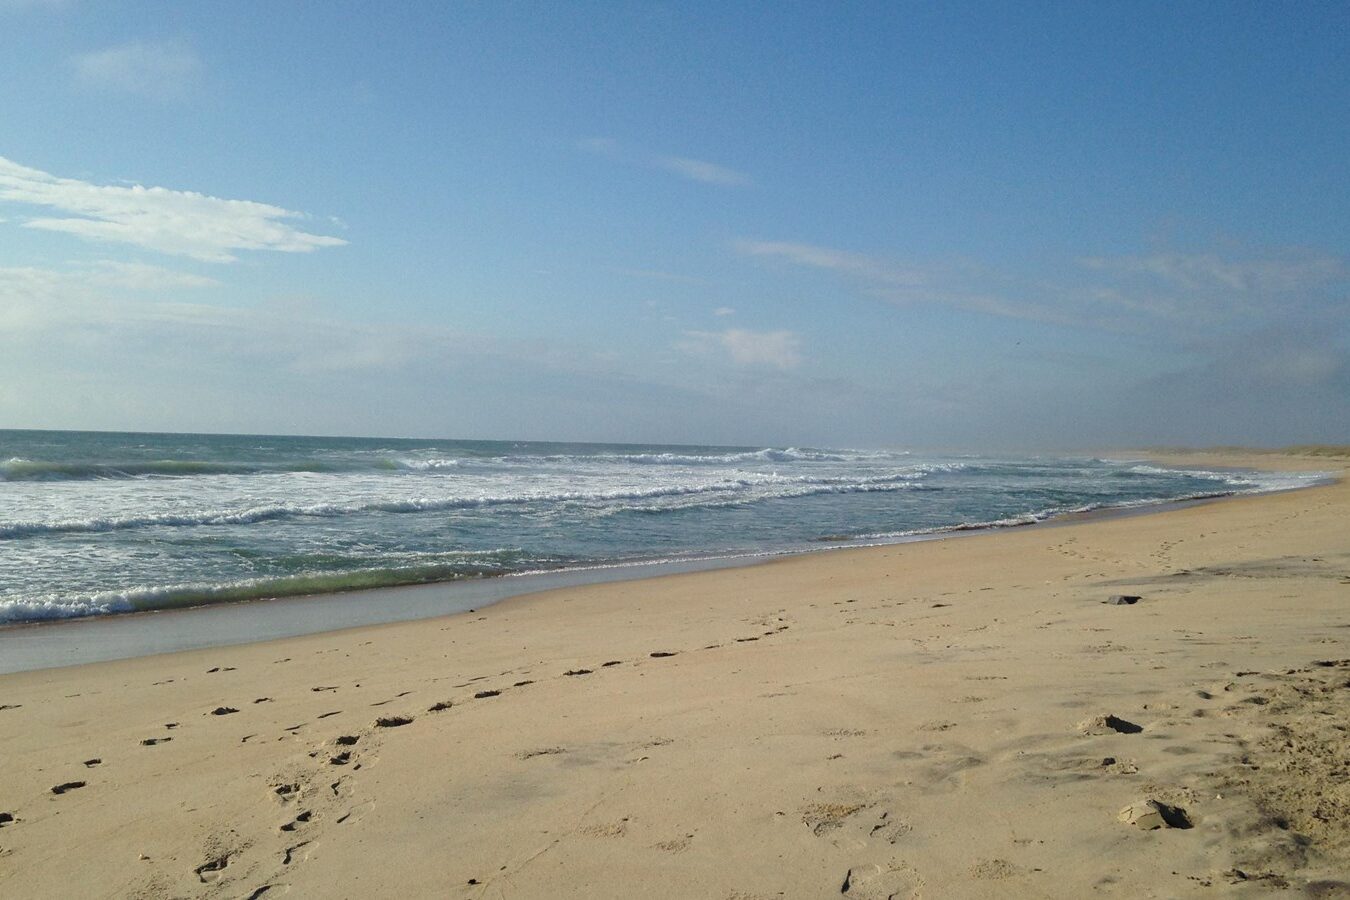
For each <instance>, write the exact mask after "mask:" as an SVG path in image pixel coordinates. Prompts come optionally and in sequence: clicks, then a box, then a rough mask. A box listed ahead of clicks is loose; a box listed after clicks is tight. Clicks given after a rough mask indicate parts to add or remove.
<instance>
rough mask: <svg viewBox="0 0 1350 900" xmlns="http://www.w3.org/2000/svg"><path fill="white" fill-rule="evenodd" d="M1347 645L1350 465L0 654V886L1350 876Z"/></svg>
mask: <svg viewBox="0 0 1350 900" xmlns="http://www.w3.org/2000/svg"><path fill="white" fill-rule="evenodd" d="M1187 460H1188V461H1194V462H1197V463H1205V464H1212V463H1215V462H1229V463H1234V464H1242V463H1244V462H1246V463H1248V464H1252V465H1257V466H1259V467H1265V468H1273V467H1275V466H1276V465H1284V466H1302V467H1305V468H1317V469H1323V470H1333V471H1337V472H1343V471H1344V470H1345V469H1346V467H1347V460H1345V459H1317V460H1312V461H1309V460H1301V459H1296V458H1277V457H1270V456H1265V457H1260V458H1259V459H1257V460H1255V461H1253V460H1244V459H1242V458H1239V457H1232V456H1228V457H1223V458H1220V459H1218V460H1216V459H1212V458H1207V457H1199V456H1196V457H1188V458H1187ZM1114 594H1132V595H1139V596H1141V597H1142V599H1141V600H1140V601H1139V602H1138V603H1135V604H1133V605H1108V604H1106V603H1103V602H1102V601H1104V600H1107V599H1108V598H1109V597H1110V596H1111V595H1114ZM1348 642H1350V486H1347V484H1346V483H1345V482H1341V483H1338V484H1336V485H1334V486H1330V487H1323V488H1314V489H1311V490H1306V491H1299V492H1293V493H1287V494H1280V495H1272V496H1266V497H1259V498H1244V499H1237V500H1230V501H1223V502H1219V503H1208V504H1200V505H1194V506H1189V507H1186V508H1183V509H1180V510H1175V511H1171V512H1166V513H1161V514H1157V515H1149V516H1138V517H1129V518H1117V519H1108V520H1103V521H1093V522H1085V523H1080V524H1072V525H1066V526H1063V527H1049V528H1030V529H1018V530H1013V531H1006V532H1001V533H995V534H989V535H979V536H973V537H963V538H957V539H950V540H944V541H935V542H929V543H918V544H908V545H901V546H895V547H886V548H875V549H868V550H850V551H836V552H827V553H819V554H812V555H809V556H805V557H800V558H792V559H787V560H782V561H777V562H773V563H768V564H764V565H758V566H752V567H748V568H741V569H732V570H724V571H715V572H704V573H698V574H692V575H679V576H671V577H665V578H659V579H653V580H650V581H641V582H628V583H622V584H613V585H599V586H591V587H585V588H576V589H569V590H564V591H556V592H550V593H546V594H540V595H535V596H532V597H525V598H520V599H517V600H512V601H507V602H505V603H502V604H500V605H497V606H494V607H491V608H488V609H485V610H482V611H479V612H477V613H472V614H465V615H460V616H452V617H447V618H443V619H435V620H427V621H422V622H412V623H403V624H396V625H386V626H378V627H370V628H361V629H355V630H350V631H344V632H334V633H329V634H321V635H313V636H309V637H303V638H292V639H287V640H283V641H275V642H270V643H261V644H254V645H249V646H243V647H228V648H221V649H216V650H209V651H192V652H187V653H179V654H172V655H166V656H157V657H147V658H142V659H135V660H126V661H120V662H112V663H100V664H94V665H88V666H80V667H74V668H69V669H56V670H46V671H39V672H30V673H21V674H16V675H7V676H0V812H3V813H8V814H10V815H12V816H13V821H9V822H0V896H3V897H127V896H132V897H208V896H209V897H259V896H266V897H268V898H269V900H270V898H272V897H277V896H282V895H287V894H289V895H291V896H297V897H466V898H484V897H494V898H495V897H548V898H556V897H577V898H583V897H584V898H609V897H613V898H632V897H646V896H651V897H689V898H704V897H710V898H719V900H731V898H738V900H750V898H777V897H790V898H792V897H803V898H808V897H827V896H835V895H839V894H840V893H841V891H844V890H845V889H847V895H848V896H849V897H862V898H886V897H911V896H915V897H919V896H922V897H939V898H947V897H1006V896H1028V897H1066V898H1069V897H1073V898H1078V897H1087V896H1092V895H1097V894H1101V895H1107V896H1117V895H1118V896H1128V897H1185V896H1191V895H1196V896H1204V897H1215V896H1225V897H1226V896H1267V895H1270V894H1272V893H1276V892H1278V891H1279V890H1280V889H1281V888H1284V887H1286V886H1287V887H1288V888H1289V889H1290V890H1291V891H1296V892H1297V891H1302V892H1304V893H1305V894H1307V895H1310V896H1350V874H1348V873H1350V733H1348V732H1347V727H1348V723H1350V715H1347V714H1348V713H1350V687H1347V685H1350V664H1347V662H1346V661H1347V658H1350V646H1348ZM655 653H663V654H666V653H668V654H673V655H669V656H654V655H653V654H655ZM1317 661H1322V662H1335V664H1334V665H1322V664H1318V662H1317ZM609 663H613V664H612V665H607V664H609ZM484 691H500V694H499V695H497V696H492V697H483V698H480V699H475V694H476V693H479V692H484ZM437 703H448V704H450V705H449V707H448V708H445V709H442V710H439V711H434V712H433V711H429V710H430V709H431V708H432V707H433V705H435V704H437ZM218 709H219V710H220V711H221V714H218V715H217V714H214V712H215V711H217V710H218ZM1106 716H1115V717H1118V719H1119V720H1123V721H1124V722H1125V723H1133V724H1135V725H1137V726H1139V728H1140V729H1141V730H1139V731H1138V732H1137V733H1121V732H1119V731H1117V730H1114V729H1113V728H1112V727H1111V725H1112V724H1115V725H1116V726H1117V727H1123V728H1127V730H1128V727H1127V725H1121V724H1120V723H1119V722H1115V720H1111V721H1110V722H1107V721H1106V720H1105V719H1104V717H1106ZM380 717H407V718H409V719H411V721H410V722H408V723H407V724H403V725H397V726H393V727H390V726H389V725H386V726H383V727H381V726H380V725H378V724H377V718H380ZM347 740H350V741H351V742H350V743H343V741H347ZM148 741H158V742H159V743H154V744H149V743H147V742H148ZM94 760H98V761H97V762H93V761H94ZM1108 760H1112V761H1108ZM71 782H83V786H80V787H75V788H71V789H69V790H66V791H65V792H63V793H60V794H56V793H53V790H52V789H53V787H55V786H57V785H62V784H65V783H71ZM1150 799H1151V800H1154V801H1156V802H1158V803H1161V804H1164V805H1166V806H1167V807H1168V808H1177V809H1184V811H1185V814H1186V815H1187V816H1189V818H1190V820H1191V821H1192V823H1193V826H1194V827H1191V828H1189V829H1182V828H1170V827H1165V828H1160V829H1157V830H1150V831H1145V830H1141V829H1140V828H1139V827H1137V826H1135V825H1131V824H1127V823H1126V822H1122V821H1121V820H1120V818H1119V815H1120V814H1121V812H1122V810H1124V809H1125V808H1127V807H1130V806H1131V805H1138V804H1143V803H1145V802H1146V801H1147V800H1150ZM1147 811H1148V810H1146V809H1144V810H1141V809H1138V808H1137V809H1136V813H1135V815H1136V818H1142V819H1144V820H1145V823H1147V821H1148V820H1149V817H1148V816H1147V815H1146V813H1147ZM3 818H4V816H0V819H3ZM1156 818H1157V817H1154V819H1155V820H1156Z"/></svg>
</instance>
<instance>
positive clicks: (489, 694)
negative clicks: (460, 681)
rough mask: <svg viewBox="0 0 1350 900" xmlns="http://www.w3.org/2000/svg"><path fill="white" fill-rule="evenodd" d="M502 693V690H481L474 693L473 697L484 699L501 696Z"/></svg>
mask: <svg viewBox="0 0 1350 900" xmlns="http://www.w3.org/2000/svg"><path fill="white" fill-rule="evenodd" d="M501 693H502V692H501V691H479V692H478V693H476V694H474V695H473V699H475V700H482V699H484V698H486V697H499V696H501Z"/></svg>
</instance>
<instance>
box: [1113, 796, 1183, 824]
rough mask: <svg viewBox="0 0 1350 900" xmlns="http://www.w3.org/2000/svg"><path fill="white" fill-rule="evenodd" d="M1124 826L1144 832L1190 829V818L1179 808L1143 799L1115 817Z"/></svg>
mask: <svg viewBox="0 0 1350 900" xmlns="http://www.w3.org/2000/svg"><path fill="white" fill-rule="evenodd" d="M1116 818H1118V819H1120V821H1122V822H1124V823H1125V824H1126V825H1133V826H1134V827H1136V828H1140V829H1143V830H1144V831H1153V830H1154V829H1157V828H1190V827H1191V817H1190V816H1189V815H1188V814H1187V813H1186V810H1184V809H1182V808H1181V807H1179V806H1168V805H1167V804H1166V803H1159V802H1158V801H1157V800H1153V799H1144V800H1137V801H1135V802H1134V803H1131V804H1130V805H1129V806H1127V807H1125V808H1124V809H1122V810H1121V811H1120V814H1119V815H1118V816H1117V817H1116Z"/></svg>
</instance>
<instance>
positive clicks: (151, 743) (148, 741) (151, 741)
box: [141, 737, 173, 747]
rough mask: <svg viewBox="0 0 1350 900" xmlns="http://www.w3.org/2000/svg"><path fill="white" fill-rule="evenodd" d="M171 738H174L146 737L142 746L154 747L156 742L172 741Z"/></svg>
mask: <svg viewBox="0 0 1350 900" xmlns="http://www.w3.org/2000/svg"><path fill="white" fill-rule="evenodd" d="M171 740H173V738H171V737H162V738H146V739H145V740H143V741H141V746H142V747H153V746H155V745H156V744H163V743H166V742H168V741H171Z"/></svg>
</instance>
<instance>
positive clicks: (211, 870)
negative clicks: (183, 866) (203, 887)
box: [192, 853, 230, 884]
mask: <svg viewBox="0 0 1350 900" xmlns="http://www.w3.org/2000/svg"><path fill="white" fill-rule="evenodd" d="M229 864H230V855H229V854H228V853H227V854H225V855H224V856H217V857H216V858H215V859H212V860H208V861H207V862H204V863H202V864H201V865H200V866H198V867H197V868H195V869H193V870H192V871H193V872H195V873H196V875H197V879H198V880H199V881H201V883H202V884H211V883H212V882H213V881H215V880H216V879H218V878H220V873H221V872H223V871H225V867H226V866H228V865H229Z"/></svg>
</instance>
